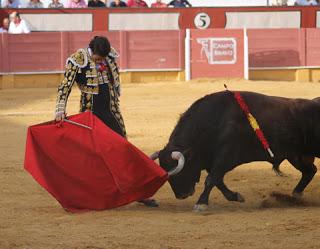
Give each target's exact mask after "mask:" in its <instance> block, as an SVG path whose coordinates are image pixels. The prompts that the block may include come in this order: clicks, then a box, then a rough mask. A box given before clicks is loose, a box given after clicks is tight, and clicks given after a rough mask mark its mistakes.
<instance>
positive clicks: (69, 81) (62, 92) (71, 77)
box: [55, 60, 79, 116]
mask: <svg viewBox="0 0 320 249" xmlns="http://www.w3.org/2000/svg"><path fill="white" fill-rule="evenodd" d="M78 70H79V67H78V66H77V65H75V64H74V63H72V61H70V60H68V61H67V65H66V69H65V73H64V78H63V80H62V82H61V83H60V85H59V87H58V96H57V103H56V112H55V113H56V116H57V115H59V114H65V111H66V105H67V100H68V97H69V94H70V92H71V88H72V86H73V84H74V82H75V79H76V75H77V72H78Z"/></svg>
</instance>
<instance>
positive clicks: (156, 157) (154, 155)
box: [149, 151, 159, 160]
mask: <svg viewBox="0 0 320 249" xmlns="http://www.w3.org/2000/svg"><path fill="white" fill-rule="evenodd" d="M149 158H150V159H152V160H156V159H158V158H159V151H156V152H154V153H153V154H152V155H150V156H149Z"/></svg>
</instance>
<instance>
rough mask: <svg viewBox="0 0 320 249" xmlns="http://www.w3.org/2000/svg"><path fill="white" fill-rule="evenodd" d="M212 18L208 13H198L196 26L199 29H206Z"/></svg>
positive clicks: (195, 20) (195, 19) (195, 21)
mask: <svg viewBox="0 0 320 249" xmlns="http://www.w3.org/2000/svg"><path fill="white" fill-rule="evenodd" d="M210 22H211V20H210V16H209V15H208V14H207V13H204V12H201V13H198V14H197V15H196V16H195V18H194V25H195V26H196V27H197V28H198V29H206V28H208V27H209V25H210Z"/></svg>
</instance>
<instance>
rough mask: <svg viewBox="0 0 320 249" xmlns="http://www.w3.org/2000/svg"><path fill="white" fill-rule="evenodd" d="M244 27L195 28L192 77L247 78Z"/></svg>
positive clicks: (192, 32)
mask: <svg viewBox="0 0 320 249" xmlns="http://www.w3.org/2000/svg"><path fill="white" fill-rule="evenodd" d="M243 39H244V32H243V30H225V29H211V30H195V29H194V30H192V31H191V79H193V78H199V77H237V78H243V77H244V47H243V46H244V41H243Z"/></svg>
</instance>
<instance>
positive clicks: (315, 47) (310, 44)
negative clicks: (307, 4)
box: [306, 29, 320, 66]
mask: <svg viewBox="0 0 320 249" xmlns="http://www.w3.org/2000/svg"><path fill="white" fill-rule="evenodd" d="M319 41H320V30H319V29H307V30H306V66H320V43H319Z"/></svg>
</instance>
